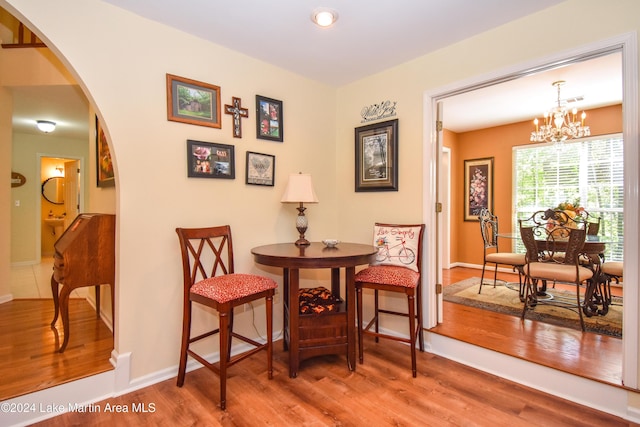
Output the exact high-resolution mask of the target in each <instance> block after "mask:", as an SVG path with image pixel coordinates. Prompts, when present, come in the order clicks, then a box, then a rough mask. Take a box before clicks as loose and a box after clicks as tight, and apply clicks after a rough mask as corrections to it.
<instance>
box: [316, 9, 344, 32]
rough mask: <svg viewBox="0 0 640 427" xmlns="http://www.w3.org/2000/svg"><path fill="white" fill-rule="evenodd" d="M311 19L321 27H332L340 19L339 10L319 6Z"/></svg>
mask: <svg viewBox="0 0 640 427" xmlns="http://www.w3.org/2000/svg"><path fill="white" fill-rule="evenodd" d="M311 20H312V21H313V22H315V23H316V25H318V26H320V27H323V28H326V27H330V26H331V25H333V24H334V23H335V22H336V21H337V20H338V12H336V11H335V10H332V9H328V8H326V7H319V8H317V9H315V10H314V11H313V13H311Z"/></svg>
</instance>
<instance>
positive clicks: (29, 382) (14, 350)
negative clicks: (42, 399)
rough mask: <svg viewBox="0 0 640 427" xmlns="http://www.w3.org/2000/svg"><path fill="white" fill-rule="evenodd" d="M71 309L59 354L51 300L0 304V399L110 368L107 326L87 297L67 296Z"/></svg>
mask: <svg viewBox="0 0 640 427" xmlns="http://www.w3.org/2000/svg"><path fill="white" fill-rule="evenodd" d="M69 311H70V313H71V314H70V316H71V317H72V323H71V333H70V335H69V337H70V338H69V344H68V346H67V349H66V350H65V352H64V353H62V354H61V353H57V352H56V349H57V348H58V345H59V343H60V342H61V341H62V339H63V338H64V336H63V334H62V321H61V320H60V319H58V322H57V323H56V329H52V328H51V325H50V324H51V320H52V319H53V300H51V299H19V300H13V301H9V302H6V303H4V304H0V378H2V380H1V381H0V401H1V400H6V399H9V398H12V397H16V396H21V395H23V394H27V393H31V392H34V391H38V390H42V389H45V388H48V387H52V386H54V385H59V384H63V383H66V382H68V381H73V380H77V379H80V378H84V377H87V376H89V375H95V374H98V373H101V372H105V371H108V370H110V369H113V366H112V365H111V363H110V362H109V358H110V355H111V351H112V350H113V335H112V334H111V330H109V328H107V326H106V325H105V324H104V322H102V320H99V319H97V318H96V312H95V310H94V309H93V307H91V305H89V303H88V302H87V301H86V300H85V299H70V300H69ZM0 424H1V422H0Z"/></svg>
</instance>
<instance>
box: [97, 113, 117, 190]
mask: <svg viewBox="0 0 640 427" xmlns="http://www.w3.org/2000/svg"><path fill="white" fill-rule="evenodd" d="M96 175H97V184H98V187H113V186H114V185H116V180H115V177H114V175H113V162H112V161H111V152H110V151H109V144H108V143H107V136H106V135H105V134H104V129H102V126H101V125H100V121H99V120H98V116H96Z"/></svg>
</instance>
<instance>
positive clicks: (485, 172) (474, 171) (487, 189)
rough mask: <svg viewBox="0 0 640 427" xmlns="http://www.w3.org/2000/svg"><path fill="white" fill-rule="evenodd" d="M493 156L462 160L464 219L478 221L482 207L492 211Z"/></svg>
mask: <svg viewBox="0 0 640 427" xmlns="http://www.w3.org/2000/svg"><path fill="white" fill-rule="evenodd" d="M493 159H494V158H493V157H485V158H481V159H468V160H465V161H464V220H465V221H478V220H479V218H478V216H479V215H480V211H481V210H482V209H483V208H486V209H489V210H490V211H491V212H493Z"/></svg>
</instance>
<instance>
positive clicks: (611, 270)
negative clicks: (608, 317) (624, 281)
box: [600, 261, 624, 315]
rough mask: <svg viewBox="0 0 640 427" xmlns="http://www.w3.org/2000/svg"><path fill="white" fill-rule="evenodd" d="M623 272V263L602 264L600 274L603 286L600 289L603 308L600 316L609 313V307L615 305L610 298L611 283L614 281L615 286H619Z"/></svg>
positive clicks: (608, 262)
mask: <svg viewBox="0 0 640 427" xmlns="http://www.w3.org/2000/svg"><path fill="white" fill-rule="evenodd" d="M623 270H624V263H623V262H622V261H607V262H604V263H603V264H602V266H601V268H600V273H601V282H602V283H603V285H604V286H603V287H602V299H603V308H602V313H600V314H603V315H604V314H607V313H608V312H609V306H610V305H616V304H614V303H613V298H612V296H611V282H612V281H614V280H615V281H616V284H617V285H620V279H621V278H622V272H623Z"/></svg>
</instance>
